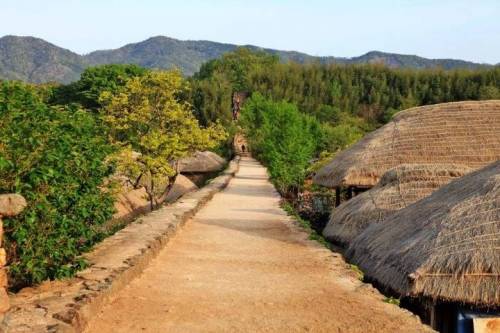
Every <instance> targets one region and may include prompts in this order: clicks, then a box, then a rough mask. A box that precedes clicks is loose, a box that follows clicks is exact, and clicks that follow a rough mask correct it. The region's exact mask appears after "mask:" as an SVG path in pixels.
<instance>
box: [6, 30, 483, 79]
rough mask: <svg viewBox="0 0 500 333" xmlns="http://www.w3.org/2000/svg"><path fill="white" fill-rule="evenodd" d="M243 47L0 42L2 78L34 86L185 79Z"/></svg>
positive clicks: (449, 63) (389, 56) (388, 56)
mask: <svg viewBox="0 0 500 333" xmlns="http://www.w3.org/2000/svg"><path fill="white" fill-rule="evenodd" d="M237 47H238V45H234V44H224V43H217V42H210V41H181V40H178V39H174V38H168V37H163V36H158V37H152V38H149V39H147V40H145V41H142V42H139V43H133V44H127V45H125V46H123V47H121V48H118V49H113V50H101V51H95V52H92V53H90V54H87V55H83V56H82V55H78V54H76V53H74V52H71V51H69V50H66V49H63V48H60V47H58V46H56V45H53V44H51V43H49V42H46V41H44V40H42V39H39V38H34V37H17V36H5V37H2V38H0V78H4V79H16V80H24V81H29V82H36V83H39V82H47V81H58V82H64V83H67V82H71V81H74V80H76V79H78V76H79V75H80V73H81V72H82V71H83V69H84V68H86V67H87V66H90V65H99V64H111V63H120V64H123V63H133V64H137V65H141V66H144V67H147V68H162V69H165V68H172V67H174V66H175V67H178V68H180V69H181V70H182V71H183V73H184V74H186V75H191V74H193V73H195V72H196V71H197V70H198V69H199V67H200V65H201V64H202V63H204V62H206V61H208V60H210V59H214V58H217V57H220V56H221V55H222V54H223V53H225V52H229V51H232V50H234V49H235V48H237ZM246 47H249V48H252V49H259V50H265V51H267V52H270V53H273V54H277V55H278V56H279V57H280V58H281V59H282V60H283V61H295V62H299V63H306V62H314V61H318V62H320V63H342V64H362V63H383V64H385V65H387V66H389V67H394V68H433V67H441V68H444V69H455V68H469V69H475V68H478V67H481V66H488V65H482V64H477V63H473V62H468V61H463V60H453V59H427V58H422V57H418V56H414V55H402V54H393V53H384V52H378V51H372V52H368V53H366V54H364V55H362V56H359V57H354V58H336V57H314V56H311V55H308V54H305V53H301V52H295V51H280V50H273V49H262V48H260V47H257V46H253V45H246Z"/></svg>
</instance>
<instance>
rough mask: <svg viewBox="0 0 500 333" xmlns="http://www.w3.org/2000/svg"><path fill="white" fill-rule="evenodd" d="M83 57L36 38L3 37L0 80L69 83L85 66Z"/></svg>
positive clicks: (0, 45) (0, 50) (0, 43)
mask: <svg viewBox="0 0 500 333" xmlns="http://www.w3.org/2000/svg"><path fill="white" fill-rule="evenodd" d="M86 66H87V65H86V62H85V60H84V58H83V57H82V56H81V55H79V54H76V53H73V52H71V51H69V50H66V49H63V48H60V47H58V46H56V45H53V44H51V43H48V42H46V41H44V40H42V39H39V38H34V37H16V36H5V37H2V38H0V78H6V79H11V80H23V81H29V82H37V83H38V82H46V81H58V82H70V81H73V80H77V79H78V77H79V75H80V73H81V72H82V71H83V69H84V68H85V67H86Z"/></svg>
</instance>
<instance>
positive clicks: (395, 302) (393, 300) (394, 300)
mask: <svg viewBox="0 0 500 333" xmlns="http://www.w3.org/2000/svg"><path fill="white" fill-rule="evenodd" d="M384 303H389V304H392V305H397V306H399V304H400V303H401V300H400V299H399V298H394V297H385V298H384Z"/></svg>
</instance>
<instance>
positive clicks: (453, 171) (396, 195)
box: [323, 164, 471, 245]
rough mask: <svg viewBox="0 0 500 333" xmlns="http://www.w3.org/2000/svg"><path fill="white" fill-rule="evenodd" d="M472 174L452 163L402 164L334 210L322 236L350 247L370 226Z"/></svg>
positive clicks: (465, 168) (464, 167)
mask: <svg viewBox="0 0 500 333" xmlns="http://www.w3.org/2000/svg"><path fill="white" fill-rule="evenodd" d="M470 171H471V169H470V168H468V167H466V166H460V165H453V164H402V165H400V166H397V167H395V168H393V169H390V170H389V171H387V172H386V173H385V174H384V175H383V176H382V179H381V180H380V182H379V183H378V184H377V185H376V186H375V187H374V188H372V189H370V190H369V191H366V192H364V193H362V194H360V195H358V196H356V197H354V198H353V199H351V200H349V201H347V202H345V203H343V204H342V205H340V206H339V207H336V208H334V209H333V210H332V212H331V214H330V221H329V222H328V225H327V226H326V228H325V229H324V230H323V235H324V236H325V237H326V238H327V239H328V240H330V241H334V242H336V243H339V244H342V245H348V244H349V243H350V242H351V241H352V240H353V239H354V237H356V236H357V235H359V234H360V233H361V232H362V231H363V230H364V229H366V228H367V227H368V226H369V225H370V224H374V223H381V222H382V221H383V220H384V219H386V218H387V217H388V216H390V215H391V214H393V213H395V212H396V211H398V210H400V209H402V208H405V207H407V206H408V205H410V204H412V203H414V202H416V201H418V200H420V199H422V198H425V197H427V196H428V195H430V194H431V193H432V192H434V191H435V190H437V189H438V188H439V187H441V186H443V185H445V184H447V183H449V182H450V181H452V180H453V179H455V178H457V177H462V176H463V175H465V174H466V173H468V172H470Z"/></svg>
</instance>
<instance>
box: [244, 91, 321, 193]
mask: <svg viewBox="0 0 500 333" xmlns="http://www.w3.org/2000/svg"><path fill="white" fill-rule="evenodd" d="M241 121H242V124H243V126H244V127H245V129H246V135H247V139H248V140H249V143H250V145H251V146H252V151H253V152H254V154H256V157H257V158H259V159H260V160H261V161H262V162H263V163H264V164H265V165H266V166H267V167H268V169H269V173H270V176H271V179H272V180H273V182H274V183H275V185H276V187H277V188H278V191H280V192H281V193H284V194H287V193H290V194H293V193H297V191H298V190H299V189H300V187H301V186H302V183H303V182H304V179H305V176H306V168H307V165H308V164H309V161H310V160H311V158H312V157H313V156H314V155H315V154H316V152H317V150H318V145H319V143H320V142H321V135H322V133H321V126H320V124H319V122H318V121H317V120H316V119H314V118H312V117H309V116H306V115H304V114H302V113H300V112H299V110H298V109H297V107H296V106H295V105H293V104H290V103H286V102H272V101H270V100H266V99H265V98H264V97H262V96H261V95H260V94H254V96H252V98H250V99H249V100H247V102H246V103H245V106H244V109H243V112H242V117H241Z"/></svg>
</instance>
